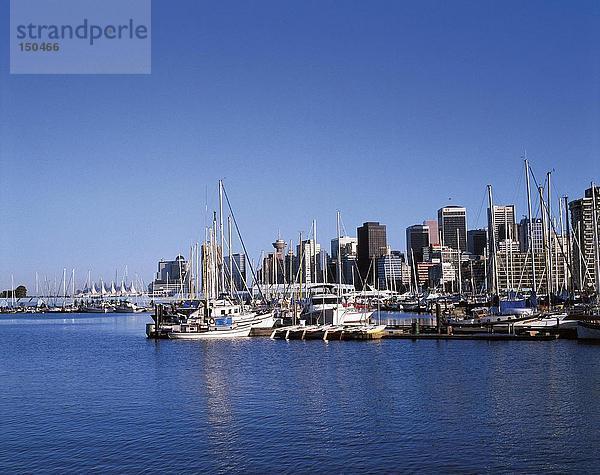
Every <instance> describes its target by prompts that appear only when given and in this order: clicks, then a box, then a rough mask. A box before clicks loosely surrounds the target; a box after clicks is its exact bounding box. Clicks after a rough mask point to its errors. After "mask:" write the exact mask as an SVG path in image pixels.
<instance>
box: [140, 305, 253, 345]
mask: <svg viewBox="0 0 600 475" xmlns="http://www.w3.org/2000/svg"><path fill="white" fill-rule="evenodd" d="M254 316H255V315H254V314H251V315H249V314H247V313H246V312H245V311H244V310H243V309H242V308H241V306H240V305H237V304H234V303H231V302H224V301H220V302H211V301H210V300H201V301H199V302H197V305H194V304H193V303H190V302H184V303H183V304H182V305H181V306H171V307H166V306H163V305H157V306H156V309H155V313H154V315H153V317H152V318H153V320H154V323H148V324H147V325H146V335H147V336H148V338H168V339H171V340H199V339H207V338H234V337H246V336H249V335H250V330H251V329H252V325H253V324H254V323H255V322H256V319H255V318H252V317H254ZM236 317H237V318H236Z"/></svg>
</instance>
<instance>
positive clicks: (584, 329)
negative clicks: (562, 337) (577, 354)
mask: <svg viewBox="0 0 600 475" xmlns="http://www.w3.org/2000/svg"><path fill="white" fill-rule="evenodd" d="M577 339H578V340H583V341H596V342H599V343H600V320H590V321H581V320H580V321H578V322H577Z"/></svg>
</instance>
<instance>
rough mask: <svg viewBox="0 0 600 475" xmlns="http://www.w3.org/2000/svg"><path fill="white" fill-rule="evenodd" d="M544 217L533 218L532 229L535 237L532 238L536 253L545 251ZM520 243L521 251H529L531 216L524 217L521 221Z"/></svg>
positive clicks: (533, 248)
mask: <svg viewBox="0 0 600 475" xmlns="http://www.w3.org/2000/svg"><path fill="white" fill-rule="evenodd" d="M543 225H544V224H543V221H542V218H533V219H532V220H531V231H532V236H533V239H532V240H531V244H532V250H533V252H535V253H536V254H541V253H543V252H544V230H543ZM519 243H520V250H521V252H528V251H530V249H529V218H523V219H522V220H521V222H520V223H519Z"/></svg>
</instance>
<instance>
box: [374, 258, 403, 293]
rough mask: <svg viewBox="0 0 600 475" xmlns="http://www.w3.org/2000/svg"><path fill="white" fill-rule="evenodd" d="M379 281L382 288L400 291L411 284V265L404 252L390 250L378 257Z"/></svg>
mask: <svg viewBox="0 0 600 475" xmlns="http://www.w3.org/2000/svg"><path fill="white" fill-rule="evenodd" d="M377 282H378V286H379V288H380V289H385V290H394V291H398V292H403V291H404V290H405V289H406V287H407V286H409V285H410V267H409V266H408V264H407V263H406V259H405V257H404V254H403V253H402V252H400V251H390V252H389V253H387V254H385V255H384V256H380V257H378V258H377Z"/></svg>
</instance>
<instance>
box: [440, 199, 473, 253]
mask: <svg viewBox="0 0 600 475" xmlns="http://www.w3.org/2000/svg"><path fill="white" fill-rule="evenodd" d="M438 227H439V232H440V233H441V237H442V242H441V244H443V245H444V246H448V247H450V248H452V249H456V250H459V249H460V250H461V251H463V252H466V250H467V210H466V208H463V207H462V206H445V207H444V208H440V209H439V210H438Z"/></svg>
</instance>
